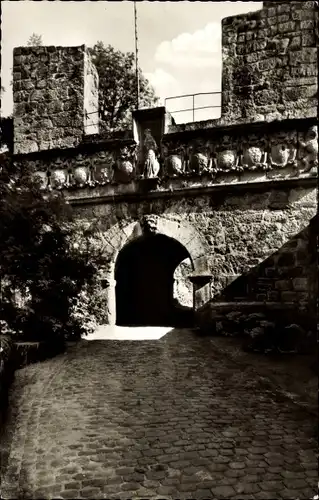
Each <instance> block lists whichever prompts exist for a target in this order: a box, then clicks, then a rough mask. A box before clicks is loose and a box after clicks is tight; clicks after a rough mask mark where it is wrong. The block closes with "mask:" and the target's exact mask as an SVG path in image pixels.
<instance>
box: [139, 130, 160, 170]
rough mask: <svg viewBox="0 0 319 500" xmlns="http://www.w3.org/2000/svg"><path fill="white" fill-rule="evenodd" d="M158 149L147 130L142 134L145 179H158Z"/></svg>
mask: <svg viewBox="0 0 319 500" xmlns="http://www.w3.org/2000/svg"><path fill="white" fill-rule="evenodd" d="M157 151H158V147H157V144H156V141H155V139H154V137H153V136H152V134H151V131H150V129H149V128H147V129H146V130H145V132H144V142H143V152H144V171H143V176H144V178H145V179H152V178H154V177H158V173H159V171H160V164H159V162H158V159H157V157H156V153H157Z"/></svg>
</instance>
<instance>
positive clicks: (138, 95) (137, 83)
mask: <svg viewBox="0 0 319 500" xmlns="http://www.w3.org/2000/svg"><path fill="white" fill-rule="evenodd" d="M134 26H135V72H136V109H138V108H139V104H140V102H139V101H140V81H139V74H138V47H137V12H136V1H135V0H134Z"/></svg>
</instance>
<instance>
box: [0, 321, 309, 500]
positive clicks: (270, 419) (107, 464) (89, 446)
mask: <svg viewBox="0 0 319 500" xmlns="http://www.w3.org/2000/svg"><path fill="white" fill-rule="evenodd" d="M314 424H315V422H314V417H313V416H311V414H309V413H307V412H306V411H305V410H303V409H301V408H299V407H298V406H296V405H295V404H294V403H293V402H291V401H290V400H288V399H287V400H286V399H283V398H278V397H277V396H276V393H274V392H272V391H270V390H269V388H268V389H267V387H265V385H264V384H263V380H262V378H261V377H259V376H256V374H255V373H254V372H253V371H251V370H250V369H249V368H247V369H244V368H243V366H240V365H238V364H236V363H235V362H234V361H232V360H231V359H229V358H228V357H226V356H225V355H223V354H221V353H220V352H218V351H217V350H216V348H215V347H214V345H213V343H212V342H211V341H210V340H209V338H200V337H198V336H197V335H196V334H195V333H194V332H191V331H187V330H179V331H178V330H174V331H172V332H171V333H169V334H167V335H166V336H165V337H163V338H162V339H160V340H156V341H154V340H153V341H147V340H146V341H141V342H136V341H117V340H108V341H105V340H104V341H103V340H97V341H91V342H87V341H82V342H81V343H80V344H79V345H77V346H73V347H71V348H69V351H68V353H67V354H65V355H62V356H59V357H57V358H55V359H52V360H48V361H46V362H43V363H39V364H36V365H31V366H29V367H27V368H25V369H22V370H19V371H18V372H17V374H16V380H15V382H14V386H13V388H12V391H11V413H10V415H9V420H8V424H7V428H6V432H5V435H4V438H3V441H2V447H3V449H5V450H7V452H6V453H4V454H3V456H2V466H3V470H2V482H1V487H2V495H3V498H5V499H8V498H19V497H20V498H25V499H27V498H64V499H67V498H121V499H127V498H166V499H170V498H180V499H186V498H196V499H200V498H218V499H221V498H241V499H245V498H289V499H292V498H295V499H310V498H312V497H313V496H314V495H315V494H316V490H317V458H316V439H315V438H314Z"/></svg>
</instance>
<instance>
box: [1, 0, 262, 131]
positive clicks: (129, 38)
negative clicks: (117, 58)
mask: <svg viewBox="0 0 319 500" xmlns="http://www.w3.org/2000/svg"><path fill="white" fill-rule="evenodd" d="M133 8H134V4H133V2H132V1H124V2H111V1H98V2H91V1H84V2H77V1H68V2H61V1H58V0H55V1H53V2H52V1H51V2H49V1H46V0H44V1H41V2H34V1H32V0H31V1H28V0H25V1H19V2H18V1H10V0H3V1H2V26H1V28H2V42H1V45H2V47H1V52H2V67H1V77H2V85H4V87H5V89H6V92H5V93H4V95H3V97H2V104H1V111H2V115H3V116H6V115H8V114H10V113H12V90H11V87H10V81H11V79H12V77H11V68H12V50H13V48H14V47H18V46H23V45H26V43H27V41H28V38H29V37H30V35H32V33H37V34H41V35H42V39H43V44H44V45H65V46H71V45H82V44H86V45H88V46H92V45H94V43H96V42H97V41H98V40H101V41H103V42H104V43H105V44H111V45H113V47H115V48H116V49H119V50H122V51H125V52H126V51H134V47H135V45H134V44H135V39H134V10H133ZM260 8H262V2H198V1H195V2H188V1H180V2H154V1H151V2H148V1H143V2H137V13H138V38H139V64H140V66H141V68H142V70H143V72H144V74H145V75H146V76H147V77H148V79H149V80H150V82H151V83H152V84H153V85H154V87H155V90H156V92H157V95H158V96H159V97H160V98H161V103H162V102H163V100H164V99H165V97H169V96H176V95H180V94H192V93H198V92H213V91H220V87H221V19H222V18H224V17H228V16H232V15H236V14H240V13H244V12H249V11H253V10H258V9H260ZM203 99H204V100H203ZM207 99H209V102H208V101H207ZM216 99H217V100H216ZM218 103H219V102H218V96H217V97H216V96H215V97H209V98H197V101H196V103H195V105H197V106H203V105H207V104H218ZM191 104H192V103H191V100H190V99H183V100H181V101H179V102H178V101H168V108H169V106H170V108H169V109H171V110H174V109H180V108H184V109H185V108H187V107H190V105H191ZM198 113H199V114H198V115H197V119H207V116H206V115H207V111H206V112H204V111H202V112H198ZM200 113H202V114H200ZM203 113H206V115H205V117H203ZM210 113H212V111H210ZM217 113H218V112H217ZM182 115H183V113H181V114H180V115H179V117H180V118H181V116H182ZM184 116H186V115H185V114H184ZM209 117H210V116H209ZM175 118H177V116H175ZM178 121H185V120H184V119H182V120H178ZM186 121H188V120H186Z"/></svg>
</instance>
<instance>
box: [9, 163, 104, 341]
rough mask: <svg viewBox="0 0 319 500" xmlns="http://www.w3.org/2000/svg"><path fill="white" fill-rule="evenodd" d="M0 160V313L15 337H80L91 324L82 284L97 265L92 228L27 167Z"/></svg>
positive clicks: (91, 278) (88, 281)
mask: <svg viewBox="0 0 319 500" xmlns="http://www.w3.org/2000/svg"><path fill="white" fill-rule="evenodd" d="M0 159H1V163H0V280H1V297H0V306H1V318H2V319H3V320H5V321H6V323H7V325H8V326H9V328H10V329H11V333H12V332H13V334H14V336H15V337H16V338H17V339H18V338H19V339H21V338H22V337H23V338H27V339H28V340H35V341H39V340H45V339H47V340H49V339H56V340H61V339H65V338H69V337H72V338H80V336H81V334H82V333H83V331H86V330H88V329H92V328H93V327H94V323H93V322H90V321H89V318H88V315H87V314H86V313H85V311H86V310H87V309H88V308H87V306H86V299H85V289H86V288H88V287H90V286H93V284H94V283H95V281H96V275H97V271H98V269H99V267H100V265H101V259H100V255H99V252H98V251H96V249H94V248H92V245H91V244H90V240H89V237H90V231H88V230H87V228H86V227H85V226H84V225H83V224H80V223H79V222H77V221H76V220H75V219H74V218H73V214H72V210H71V208H70V206H69V205H68V204H67V202H66V201H65V200H64V198H63V196H62V195H61V194H53V193H49V194H48V193H44V192H43V191H42V190H41V186H40V184H39V181H38V179H37V178H36V177H35V175H34V174H35V172H34V170H33V169H32V168H31V167H30V166H28V165H26V164H16V163H15V164H12V162H11V161H10V158H9V157H8V156H7V155H1V157H0ZM89 256H90V258H89ZM17 292H18V293H19V295H20V301H17ZM21 299H22V300H21Z"/></svg>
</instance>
